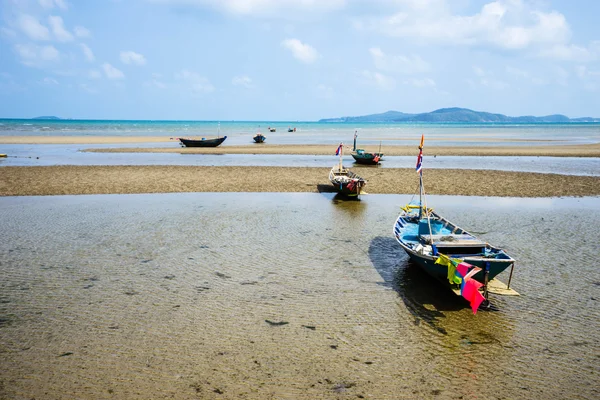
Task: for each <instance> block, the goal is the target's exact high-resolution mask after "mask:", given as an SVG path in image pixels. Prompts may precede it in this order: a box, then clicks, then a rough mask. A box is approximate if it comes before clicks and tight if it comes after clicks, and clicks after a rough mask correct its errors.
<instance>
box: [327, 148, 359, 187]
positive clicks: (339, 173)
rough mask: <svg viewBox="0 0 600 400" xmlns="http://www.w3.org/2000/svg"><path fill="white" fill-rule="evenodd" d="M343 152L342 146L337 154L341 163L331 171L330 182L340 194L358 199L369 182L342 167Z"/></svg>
mask: <svg viewBox="0 0 600 400" xmlns="http://www.w3.org/2000/svg"><path fill="white" fill-rule="evenodd" d="M342 151H343V145H342V144H340V145H339V147H338V150H337V152H336V155H339V156H340V162H339V164H338V165H334V166H333V168H331V171H329V180H330V181H331V184H332V185H333V187H334V188H335V189H336V190H337V192H338V193H339V194H341V195H344V196H349V197H358V196H359V195H360V194H361V192H362V188H363V187H364V186H365V185H366V184H367V181H365V180H364V179H363V178H361V177H360V176H358V175H357V174H355V173H354V172H352V171H350V170H349V169H348V168H346V167H344V166H343V165H342Z"/></svg>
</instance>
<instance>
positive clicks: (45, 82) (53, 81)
mask: <svg viewBox="0 0 600 400" xmlns="http://www.w3.org/2000/svg"><path fill="white" fill-rule="evenodd" d="M41 83H42V84H43V85H58V81H57V80H56V79H54V78H48V77H46V78H44V79H43V80H42V82H41Z"/></svg>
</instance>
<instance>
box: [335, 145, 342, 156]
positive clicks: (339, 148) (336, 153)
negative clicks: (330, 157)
mask: <svg viewBox="0 0 600 400" xmlns="http://www.w3.org/2000/svg"><path fill="white" fill-rule="evenodd" d="M341 152H342V144H341V143H340V145H339V146H338V148H337V150H336V151H335V155H336V156H339V155H340V153H341Z"/></svg>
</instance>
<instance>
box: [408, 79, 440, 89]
mask: <svg viewBox="0 0 600 400" xmlns="http://www.w3.org/2000/svg"><path fill="white" fill-rule="evenodd" d="M402 83H404V84H405V85H410V86H415V87H418V88H427V87H429V88H434V87H435V81H434V80H433V79H431V78H423V79H415V78H412V79H408V80H405V81H404V82H402Z"/></svg>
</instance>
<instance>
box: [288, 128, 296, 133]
mask: <svg viewBox="0 0 600 400" xmlns="http://www.w3.org/2000/svg"><path fill="white" fill-rule="evenodd" d="M288 132H296V128H288Z"/></svg>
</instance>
